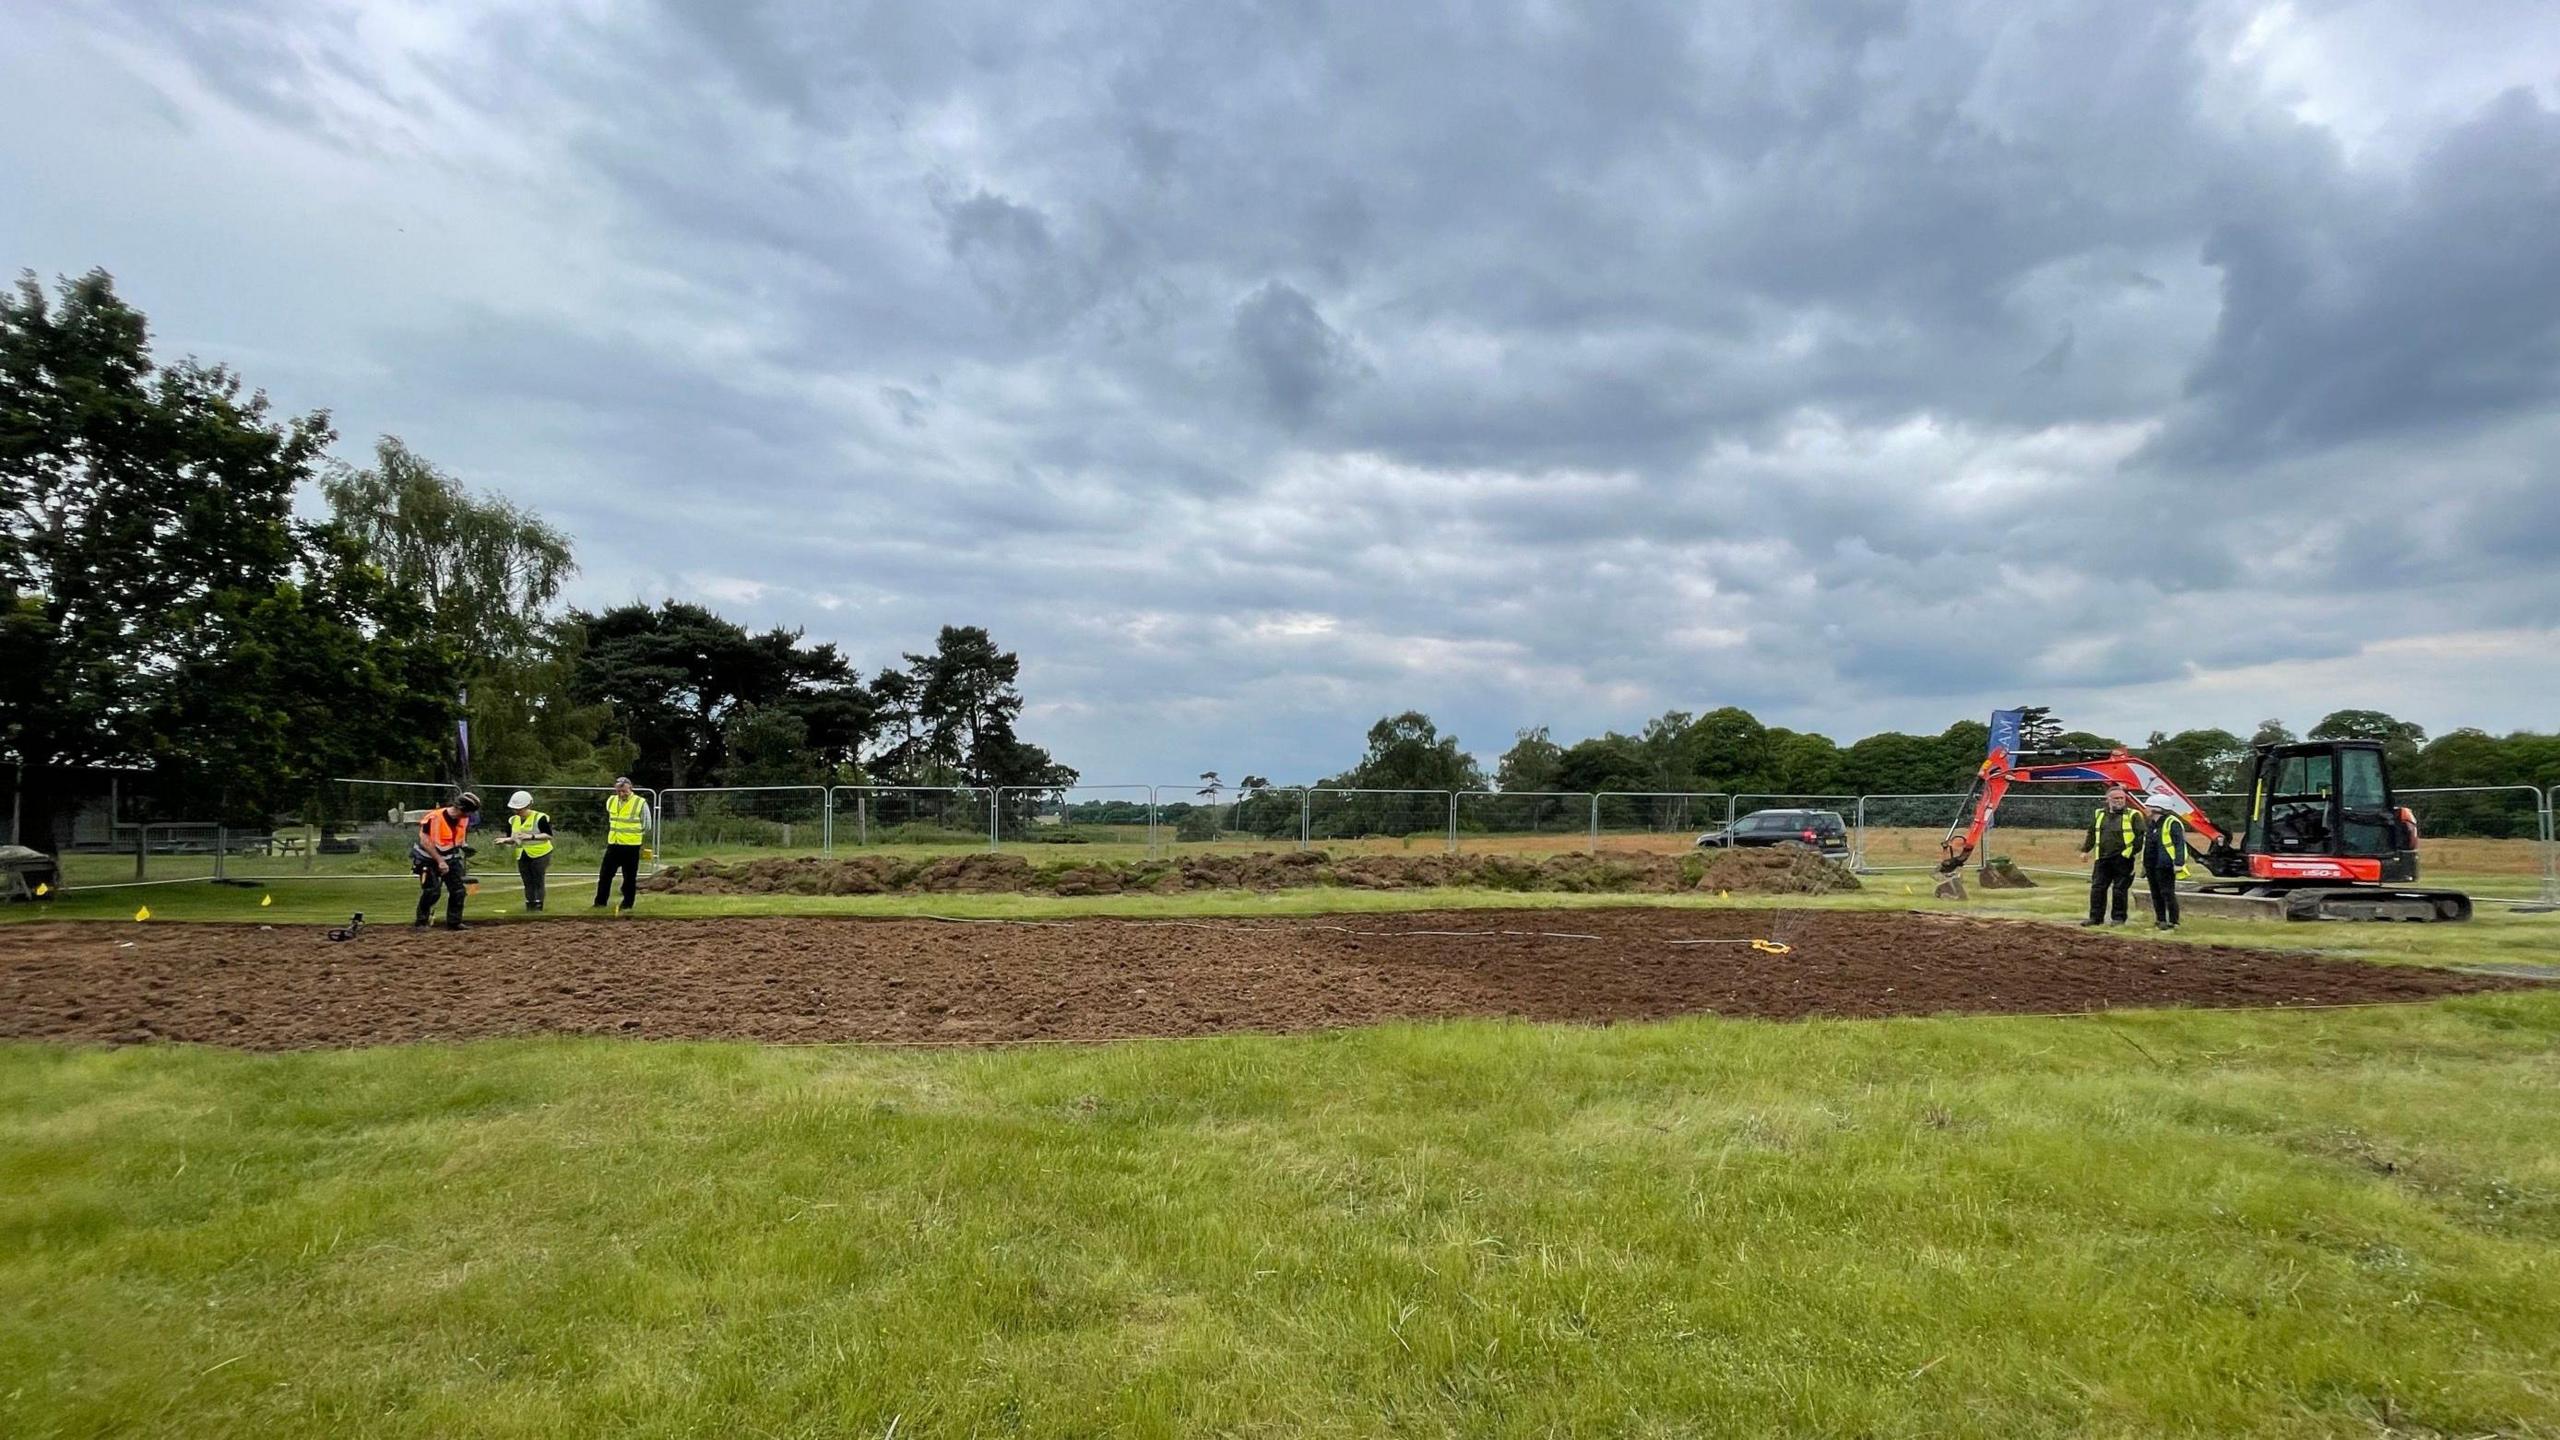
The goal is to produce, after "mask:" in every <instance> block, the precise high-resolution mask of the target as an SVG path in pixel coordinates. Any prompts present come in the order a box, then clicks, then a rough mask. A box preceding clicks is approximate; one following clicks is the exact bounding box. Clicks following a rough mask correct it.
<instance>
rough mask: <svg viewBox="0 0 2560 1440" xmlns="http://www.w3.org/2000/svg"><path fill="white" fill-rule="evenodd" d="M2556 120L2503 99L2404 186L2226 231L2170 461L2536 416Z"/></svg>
mask: <svg viewBox="0 0 2560 1440" xmlns="http://www.w3.org/2000/svg"><path fill="white" fill-rule="evenodd" d="M2554 215H2560V112H2555V111H2553V110H2551V109H2547V108H2545V107H2544V105H2543V104H2542V102H2541V101H2540V100H2539V99H2537V98H2536V97H2535V96H2533V95H2531V94H2529V93H2527V92H2524V91H2521V90H2511V91H2508V92H2506V93H2505V94H2503V95H2501V96H2499V97H2498V98H2497V99H2496V100H2495V101H2493V102H2492V103H2491V104H2489V105H2488V106H2487V107H2486V108H2485V109H2483V110H2482V111H2481V112H2480V113H2479V114H2478V115H2476V116H2475V117H2473V118H2472V119H2470V120H2468V121H2466V122H2465V123H2463V124H2462V125H2460V126H2458V127H2456V128H2455V129H2454V130H2453V131H2452V132H2451V133H2449V134H2447V135H2446V136H2445V137H2444V139H2443V141H2442V142H2441V143H2440V144H2439V145H2437V146H2436V147H2435V148H2434V149H2433V150H2432V151H2431V152H2430V153H2428V154H2427V155H2426V156H2425V157H2423V159H2422V160H2421V162H2420V164H2419V167H2418V170H2417V173H2416V174H2415V175H2413V176H2411V177H2410V178H2409V180H2408V181H2407V182H2406V184H2405V185H2390V184H2386V183H2381V182H2371V183H2367V184H2364V185H2361V186H2356V187H2353V188H2347V189H2342V190H2341V191H2340V192H2339V193H2337V194H2335V195H2333V196H2331V197H2328V199H2327V203H2326V204H2325V205H2324V206H2323V207H2322V208H2321V209H2319V210H2317V211H2314V212H2312V213H2309V214H2290V215H2284V216H2280V217H2272V218H2266V219H2251V220H2242V221H2233V222H2230V223H2227V224H2225V225H2223V226H2221V227H2219V228H2218V229H2217V230H2216V231H2215V232H2214V233H2213V235H2212V237H2211V239H2210V240H2209V241H2208V242H2207V244H2206V247H2205V249H2204V257H2205V259H2206V261H2207V262H2208V263H2210V264H2212V265H2214V266H2216V267H2217V268H2219V269H2220V270H2221V271H2222V274H2223V307H2222V320H2221V324H2220V326H2219V327H2218V329H2217V330H2216V332H2215V335H2214V337H2213V344H2212V347H2211V349H2210V350H2209V351H2208V352H2207V353H2206V354H2205V356H2204V357H2203V358H2202V360H2201V361H2200V363H2198V365H2197V366H2196V368H2195V371H2194V373H2193V374H2192V376H2191V377H2190V378H2189V381H2188V391H2189V394H2190V396H2191V397H2192V401H2193V404H2192V409H2191V410H2190V412H2189V413H2188V414H2186V415H2184V416H2182V417H2181V419H2180V424H2179V426H2178V427H2177V429H2175V430H2174V431H2173V432H2172V433H2171V435H2170V436H2169V437H2168V439H2167V441H2166V442H2165V443H2164V446H2163V456H2164V458H2168V459H2176V460H2191V461H2195V460H2200V461H2221V462H2245V461H2249V460H2253V459H2258V458H2262V457H2265V456H2267V455H2270V454H2280V453H2284V452H2288V451H2299V450H2303V449H2316V448H2319V447H2323V446H2327V445H2334V444H2337V443H2339V442H2341V441H2346V440H2352V439H2357V438H2360V437H2364V436H2370V435H2375V434H2382V433H2389V432H2394V431H2403V430H2440V429H2444V428H2448V427H2453V426H2459V425H2465V424H2470V423H2474V422H2476V421H2479V420H2481V419H2483V418H2485V417H2489V416H2494V415H2498V414H2502V413H2513V412H2518V411H2534V410H2540V409H2543V408H2546V407H2548V405H2549V404H2550V402H2551V399H2552V396H2553V393H2554V391H2555V389H2560V227H2555V226H2554V225H2553V224H2552V223H2551V217H2552V216H2554Z"/></svg>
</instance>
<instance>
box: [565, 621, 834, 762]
mask: <svg viewBox="0 0 2560 1440" xmlns="http://www.w3.org/2000/svg"><path fill="white" fill-rule="evenodd" d="M570 620H571V622H572V623H574V624H575V625H577V626H578V627H579V630H580V639H581V642H582V643H581V649H580V653H579V656H578V660H577V665H576V670H575V673H574V675H573V678H572V681H571V693H572V694H573V695H574V696H575V697H576V698H577V699H578V700H579V701H580V702H581V703H595V702H602V703H606V704H610V705H611V706H612V707H613V711H614V715H615V717H616V718H617V720H619V722H620V724H621V726H622V729H623V732H624V733H625V734H626V735H627V736H629V737H630V739H631V740H632V742H633V743H634V744H636V745H637V746H638V747H639V756H640V758H639V759H638V760H636V761H635V762H634V765H633V778H634V779H637V780H639V781H641V782H642V783H643V784H647V785H657V786H678V787H681V786H686V785H700V784H704V783H706V782H708V781H709V780H710V779H711V778H712V777H713V776H715V775H717V774H718V773H719V771H720V767H721V764H722V762H723V760H724V759H725V756H726V748H727V747H726V741H725V737H724V733H723V730H724V727H725V726H726V725H727V723H728V720H729V717H730V715H731V713H732V712H733V711H735V710H736V709H737V708H738V707H739V706H741V705H753V704H757V703H761V702H765V701H769V700H773V699H777V698H779V697H780V696H781V694H782V693H783V691H784V689H785V688H786V685H787V677H788V667H787V663H786V657H787V655H788V653H789V651H790V648H791V642H792V638H793V637H792V636H791V634H790V632H788V631H775V632H772V633H771V634H768V635H765V636H762V637H759V636H754V635H750V634H748V633H747V632H746V631H745V630H744V629H743V628H741V627H739V626H738V625H735V624H733V623H731V622H729V621H727V620H723V619H721V618H720V617H719V616H717V615H715V614H713V613H711V612H710V611H709V610H706V609H704V608H703V607H701V606H699V605H691V604H686V603H684V602H682V601H677V600H669V601H666V602H665V603H663V604H661V605H659V606H658V607H657V608H655V609H651V608H650V607H648V606H645V605H623V606H618V607H616V608H614V609H611V610H607V611H604V612H602V613H601V614H595V615H590V614H586V613H585V612H583V611H572V612H570Z"/></svg>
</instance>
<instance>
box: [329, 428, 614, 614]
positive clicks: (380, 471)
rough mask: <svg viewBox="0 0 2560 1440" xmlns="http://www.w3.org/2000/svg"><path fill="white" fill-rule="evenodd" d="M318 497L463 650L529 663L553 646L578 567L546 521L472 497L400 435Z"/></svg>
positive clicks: (336, 473) (340, 472) (335, 470)
mask: <svg viewBox="0 0 2560 1440" xmlns="http://www.w3.org/2000/svg"><path fill="white" fill-rule="evenodd" d="M320 492H321V494H322V495H324V496H325V497H327V499H328V501H329V509H330V513H331V516H332V518H334V519H335V520H336V521H337V523H338V524H339V525H340V526H342V527H344V528H345V529H346V531H347V532H348V533H349V534H350V535H352V536H354V537H355V538H356V540H357V541H358V542H359V543H360V544H362V545H363V546H364V549H365V553H366V554H367V555H369V556H370V557H372V559H373V561H374V563H375V564H376V565H379V566H380V567H381V568H382V570H383V573H384V574H385V575H387V576H388V577H389V578H390V581H391V583H392V584H393V585H394V586H396V587H398V588H399V589H400V590H402V591H404V592H406V593H407V594H409V595H412V596H414V597H415V598H416V599H417V600H418V602H419V603H420V604H421V605H423V606H425V607H426V610H427V613H428V614H429V616H430V617H431V618H432V621H433V623H434V625H435V627H436V631H437V633H438V634H440V635H442V636H443V637H445V638H446V639H447V640H448V641H450V642H451V643H452V644H453V646H454V648H455V649H457V650H466V651H472V652H477V653H480V654H486V655H491V656H494V657H497V658H501V659H505V660H510V661H528V660H532V659H536V658H539V656H540V655H541V654H542V653H543V652H544V651H546V650H547V649H548V648H549V642H550V639H551V636H550V635H549V633H548V624H547V622H548V620H549V618H550V615H551V606H552V604H553V603H554V602H555V601H557V600H558V599H559V597H560V587H561V586H562V585H563V584H564V583H566V582H567V581H568V579H569V577H570V576H571V575H572V574H574V573H576V571H577V562H576V560H575V559H574V558H573V557H572V555H571V553H570V548H569V537H568V536H566V535H563V534H561V533H560V532H559V531H557V530H555V529H553V528H551V526H550V525H549V524H548V523H547V522H545V521H544V520H543V518H542V517H541V516H539V515H536V514H534V513H533V512H532V511H530V510H527V509H524V508H523V507H521V506H518V505H515V504H513V503H511V502H509V501H507V500H504V499H501V498H498V497H496V496H483V495H475V494H473V493H471V491H470V490H468V489H466V488H465V487H464V486H463V485H462V483H461V482H460V481H458V480H456V479H454V478H453V477H452V476H451V475H448V474H446V473H445V472H444V471H442V470H439V469H437V468H436V467H435V466H434V465H433V464H431V463H429V462H428V461H427V460H426V458H425V457H423V456H421V455H419V454H418V453H417V452H416V451H414V450H411V449H410V448H409V447H408V446H407V445H405V444H403V443H401V441H400V438H399V437H398V436H396V435H385V436H383V437H382V439H381V440H380V441H378V442H376V444H375V446H374V463H373V465H372V466H371V468H366V469H359V468H357V467H355V466H352V465H344V464H340V465H335V466H332V467H331V469H330V471H329V473H328V475H327V477H326V478H324V479H323V480H322V481H321V483H320Z"/></svg>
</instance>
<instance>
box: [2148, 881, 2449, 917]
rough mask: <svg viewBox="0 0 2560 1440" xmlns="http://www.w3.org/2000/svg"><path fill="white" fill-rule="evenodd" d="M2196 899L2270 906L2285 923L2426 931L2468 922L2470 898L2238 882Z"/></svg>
mask: <svg viewBox="0 0 2560 1440" xmlns="http://www.w3.org/2000/svg"><path fill="white" fill-rule="evenodd" d="M2194 893H2196V894H2199V895H2237V896H2240V897H2243V898H2245V899H2250V900H2267V901H2273V902H2274V903H2275V904H2276V905H2277V906H2278V907H2279V908H2280V909H2281V910H2282V912H2283V914H2284V918H2285V919H2287V920H2399V921H2406V922H2409V923H2412V924H2421V925H2424V924H2442V923H2447V922H2454V921H2462V920H2468V919H2470V918H2471V897H2470V896H2468V895H2465V894H2463V893H2462V892H2460V891H2458V890H2424V889H2417V888H2413V887H2407V886H2390V885H2347V884H2339V885H2306V884H2302V883H2299V882H2293V883H2286V884H2270V883H2268V882H2266V881H2239V882H2234V883H2230V884H2222V885H2199V886H2197V887H2196V889H2195V892H2194Z"/></svg>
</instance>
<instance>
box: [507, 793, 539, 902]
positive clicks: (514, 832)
mask: <svg viewBox="0 0 2560 1440" xmlns="http://www.w3.org/2000/svg"><path fill="white" fill-rule="evenodd" d="M498 843H499V844H501V845H512V846H514V847H515V848H516V878H517V879H518V880H521V881H523V882H524V908H526V909H527V910H539V909H541V908H542V892H543V889H544V886H545V884H546V882H547V881H548V879H549V877H550V874H551V843H552V842H551V817H550V816H548V815H545V814H543V813H542V812H541V811H539V810H536V809H534V808H533V795H532V792H530V791H525V790H519V791H517V792H516V793H514V794H513V795H510V796H508V797H507V833H506V835H505V837H504V838H502V839H501V840H499V841H498Z"/></svg>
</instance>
